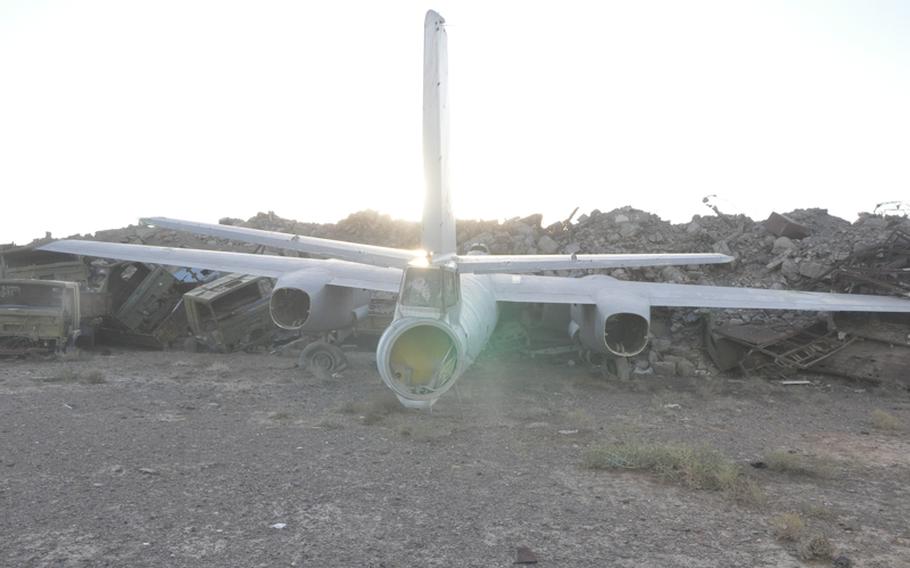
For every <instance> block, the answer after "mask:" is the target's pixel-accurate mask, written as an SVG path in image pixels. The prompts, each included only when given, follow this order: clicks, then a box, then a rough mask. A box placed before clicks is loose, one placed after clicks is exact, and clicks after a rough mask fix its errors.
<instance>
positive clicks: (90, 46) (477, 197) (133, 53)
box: [0, 0, 910, 242]
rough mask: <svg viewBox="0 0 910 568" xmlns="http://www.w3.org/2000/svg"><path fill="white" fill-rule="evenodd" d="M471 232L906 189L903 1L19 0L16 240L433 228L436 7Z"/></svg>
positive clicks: (457, 171) (849, 200) (462, 201)
mask: <svg viewBox="0 0 910 568" xmlns="http://www.w3.org/2000/svg"><path fill="white" fill-rule="evenodd" d="M427 8H435V9H437V10H438V11H439V12H440V13H441V14H442V15H443V16H444V17H445V18H446V20H447V22H448V35H449V54H450V70H449V77H450V103H451V114H450V117H451V132H452V136H451V147H452V153H451V169H452V181H453V185H454V188H455V199H454V207H455V210H456V213H457V215H458V216H459V217H466V218H476V217H483V218H503V217H509V216H515V215H525V214H529V213H533V212H543V213H545V215H546V217H547V219H549V220H556V219H560V218H563V217H565V216H566V215H568V214H569V212H570V211H571V210H572V209H573V208H574V207H575V206H581V208H582V211H586V210H590V209H594V208H599V209H601V210H609V209H612V208H614V207H619V206H622V205H632V206H634V207H638V208H642V209H646V210H649V211H653V212H655V213H658V214H659V215H661V216H663V217H665V218H669V219H671V220H673V221H684V220H687V219H688V218H689V217H690V216H691V215H693V214H695V213H699V214H707V213H710V211H709V210H708V209H706V208H705V206H704V205H703V204H702V203H701V199H702V197H704V196H705V195H708V194H717V195H718V196H719V197H720V201H719V203H720V205H721V207H722V209H726V210H728V211H731V212H745V213H748V214H749V215H751V216H753V217H764V216H766V215H767V214H768V213H769V212H770V211H771V210H772V209H775V210H781V211H787V210H790V209H794V208H797V207H808V206H822V207H827V208H829V209H830V210H831V212H832V213H834V214H837V215H840V216H843V217H846V218H848V219H851V220H852V219H853V218H855V213H856V212H857V211H861V210H871V209H872V208H873V207H874V206H875V204H876V203H878V202H880V201H888V200H901V199H904V200H906V199H908V198H910V162H908V160H910V2H903V1H900V0H895V1H880V2H878V1H860V0H857V1H855V2H833V1H818V2H795V1H791V2H775V1H754V2H733V1H718V2H699V1H687V2H679V1H668V2H656V1H654V2H648V1H644V2H643V1H634V2H633V1H625V2H591V3H580V2H559V3H556V2H550V3H546V4H544V3H535V2H528V1H524V2H495V3H494V2H466V1H458V2H455V1H440V2H437V3H434V4H428V3H425V2H375V1H372V2H320V3H316V2H297V1H294V2H228V1H223V0H217V1H191V0H181V1H161V0H156V1H147V2H133V1H92V0H86V1H80V2H75V1H73V2H58V1H40V0H2V1H0V197H2V200H0V242H9V241H10V240H16V241H18V242H24V241H28V240H30V239H31V238H32V237H36V236H41V235H43V233H44V231H46V230H49V231H52V232H53V233H54V235H55V236H65V235H69V234H71V233H76V232H79V233H85V232H91V231H95V230H98V229H103V228H113V227H119V226H123V225H126V224H129V223H135V222H136V220H137V218H139V217H140V216H151V215H165V216H170V217H177V218H184V219H193V220H200V221H211V222H215V221H217V219H218V218H220V217H224V216H232V217H243V218H247V217H249V216H252V215H254V214H255V213H256V212H258V211H268V210H273V211H275V212H276V213H277V214H279V215H282V216H285V217H292V218H297V219H300V220H307V221H322V222H325V221H336V220H338V219H340V218H343V217H345V216H346V215H347V214H348V213H351V212H353V211H358V210H361V209H367V208H372V209H377V210H379V211H382V212H386V213H390V214H392V215H393V216H396V217H401V218H406V219H414V220H417V219H418V218H419V215H420V211H421V199H422V186H423V182H422V175H423V174H422V171H421V167H422V158H421V142H420V136H421V126H420V119H421V99H420V97H421V72H422V41H423V29H422V26H423V18H424V12H425V10H426V9H427Z"/></svg>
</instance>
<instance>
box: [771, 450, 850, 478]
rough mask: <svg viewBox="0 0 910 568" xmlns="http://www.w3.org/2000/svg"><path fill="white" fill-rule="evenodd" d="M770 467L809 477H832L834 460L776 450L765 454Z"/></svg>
mask: <svg viewBox="0 0 910 568" xmlns="http://www.w3.org/2000/svg"><path fill="white" fill-rule="evenodd" d="M764 462H765V463H766V464H767V465H768V469H770V470H771V471H776V472H779V473H789V474H793V475H804V476H807V477H832V476H833V475H834V467H835V466H834V462H832V461H831V460H828V459H824V458H819V457H814V456H803V455H799V454H796V453H793V452H788V451H786V450H775V451H773V452H771V453H770V454H768V455H767V456H765V459H764Z"/></svg>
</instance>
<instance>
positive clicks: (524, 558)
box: [515, 546, 537, 564]
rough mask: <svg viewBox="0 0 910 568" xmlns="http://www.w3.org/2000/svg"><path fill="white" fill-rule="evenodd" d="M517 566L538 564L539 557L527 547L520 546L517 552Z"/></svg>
mask: <svg viewBox="0 0 910 568" xmlns="http://www.w3.org/2000/svg"><path fill="white" fill-rule="evenodd" d="M515 564H537V555H536V554H534V551H533V550H531V549H530V548H528V547H527V546H519V547H518V550H517V551H516V552H515Z"/></svg>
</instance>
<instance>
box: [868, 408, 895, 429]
mask: <svg viewBox="0 0 910 568" xmlns="http://www.w3.org/2000/svg"><path fill="white" fill-rule="evenodd" d="M872 424H873V425H874V426H875V427H876V428H878V429H879V430H900V429H901V427H902V426H903V425H902V424H901V421H900V419H898V418H897V417H896V416H894V415H893V414H890V413H888V412H885V411H884V410H881V409H879V408H876V409H875V410H873V411H872Z"/></svg>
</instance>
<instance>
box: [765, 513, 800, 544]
mask: <svg viewBox="0 0 910 568" xmlns="http://www.w3.org/2000/svg"><path fill="white" fill-rule="evenodd" d="M771 524H772V525H773V526H774V536H776V537H777V538H778V539H779V540H785V541H788V542H796V541H797V540H799V537H801V536H802V534H803V530H805V528H806V523H804V522H803V519H802V517H800V516H799V513H782V514H780V515H777V516H776V517H774V518H773V519H771Z"/></svg>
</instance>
